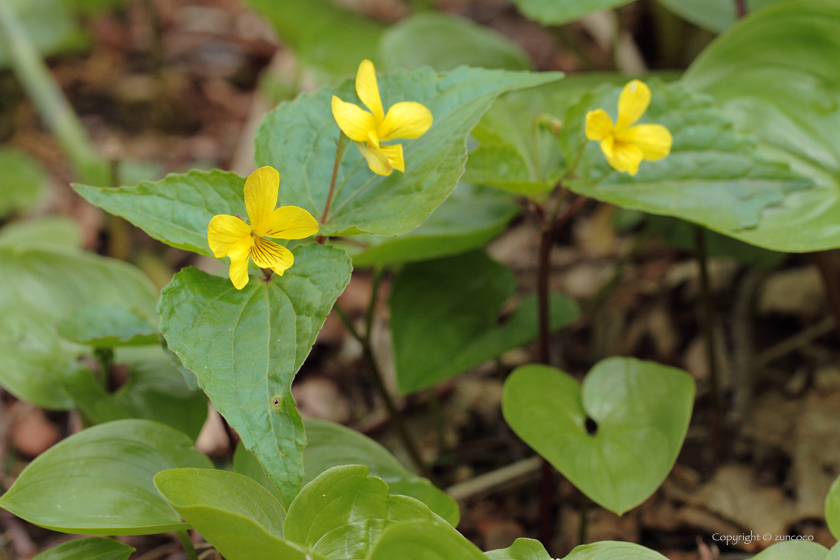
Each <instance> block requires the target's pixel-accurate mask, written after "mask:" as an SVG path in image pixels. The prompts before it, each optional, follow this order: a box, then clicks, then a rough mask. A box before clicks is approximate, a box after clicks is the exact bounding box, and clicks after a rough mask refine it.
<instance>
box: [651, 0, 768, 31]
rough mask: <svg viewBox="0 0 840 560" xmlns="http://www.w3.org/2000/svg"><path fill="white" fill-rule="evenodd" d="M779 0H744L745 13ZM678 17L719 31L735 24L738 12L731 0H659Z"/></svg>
mask: <svg viewBox="0 0 840 560" xmlns="http://www.w3.org/2000/svg"><path fill="white" fill-rule="evenodd" d="M778 1H779V0H745V2H746V5H747V13H748V14H752V13H753V12H755V11H757V10H760V9H761V8H763V7H765V6H769V5H770V4H773V3H775V2H778ZM659 2H660V3H662V4H664V5H665V6H667V7H668V9H669V10H671V11H672V12H674V13H675V14H677V15H679V16H680V17H682V18H684V19H686V20H688V21H690V22H691V23H694V24H696V25H698V26H699V27H702V28H703V29H707V30H709V31H712V32H715V33H720V32H721V31H725V30H726V29H728V28H729V27H731V26H733V25H735V23H736V22H737V21H738V14H737V11H736V9H735V2H733V1H732V0H659Z"/></svg>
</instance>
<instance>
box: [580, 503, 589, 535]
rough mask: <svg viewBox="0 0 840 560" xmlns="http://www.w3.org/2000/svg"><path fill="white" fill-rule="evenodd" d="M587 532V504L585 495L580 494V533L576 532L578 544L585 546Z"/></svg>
mask: <svg viewBox="0 0 840 560" xmlns="http://www.w3.org/2000/svg"><path fill="white" fill-rule="evenodd" d="M588 532H589V502H587V500H586V495H585V494H584V493H583V492H581V493H580V531H579V532H578V544H586V536H587V533H588Z"/></svg>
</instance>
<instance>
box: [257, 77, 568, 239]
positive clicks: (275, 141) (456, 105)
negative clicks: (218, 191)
mask: <svg viewBox="0 0 840 560" xmlns="http://www.w3.org/2000/svg"><path fill="white" fill-rule="evenodd" d="M561 77H562V74H560V73H530V72H507V71H503V70H483V69H480V68H466V67H461V68H458V69H456V70H453V71H451V72H449V73H446V74H437V73H435V72H434V71H433V70H431V69H430V68H423V69H420V70H416V71H412V72H404V71H400V72H394V73H392V74H386V75H382V76H379V90H380V92H381V94H382V99H383V103H385V106H386V107H389V106H391V105H393V104H394V103H397V102H400V101H415V102H419V103H422V104H423V105H425V106H426V107H427V108H428V109H429V110H430V111H431V113H432V115H433V116H434V124H433V125H432V127H431V128H430V129H429V131H428V132H426V133H425V134H424V135H423V136H421V137H420V138H417V139H416V140H407V141H404V142H403V144H402V145H403V150H404V153H405V165H406V170H405V173H399V172H394V173H392V174H391V175H390V176H388V177H382V176H379V175H375V174H374V173H373V172H372V171H371V170H370V169H369V167H368V165H367V163H366V162H365V160H364V158H363V157H362V155H361V153H360V152H359V150H358V149H356V147H355V146H352V145H351V146H349V147H348V149H347V151H346V152H345V154H344V156H343V161H342V164H341V166H340V167H339V170H338V176H337V181H336V183H335V193H334V197H333V199H332V204H331V207H330V212H329V214H328V217H327V220H326V223H324V224H322V225H321V233H322V234H324V235H332V234H338V233H347V234H349V233H361V232H367V233H373V234H375V235H380V236H390V235H401V234H404V233H408V232H409V231H411V230H413V229H414V228H416V227H417V226H418V225H420V224H421V223H423V221H425V220H426V218H428V217H429V214H431V212H432V211H433V210H434V209H435V208H437V207H438V206H439V205H440V204H441V203H442V202H443V201H444V200H446V197H447V196H449V194H450V193H451V192H452V190H453V189H454V188H455V185H456V184H457V182H458V179H459V178H460V177H461V175H462V174H463V172H464V164H465V163H466V161H467V147H466V146H467V145H466V141H467V136H468V135H469V133H470V131H471V130H472V129H473V127H474V126H475V125H476V124H477V123H478V121H479V119H480V118H481V116H482V115H483V114H484V113H485V112H486V111H487V110H488V109H489V108H490V106H491V105H492V104H493V101H494V99H495V98H496V96H497V95H498V94H500V93H503V92H505V91H510V90H515V89H521V88H528V87H533V86H538V85H541V84H545V83H548V82H553V81H556V80H558V79H560V78H561ZM333 95H337V96H338V97H339V98H341V99H343V100H345V101H348V102H354V103H360V102H359V101H358V98H357V96H356V92H355V83H354V82H353V81H352V80H348V81H347V82H345V83H344V84H342V85H341V86H339V87H337V88H323V89H320V90H318V91H317V92H315V93H311V94H304V95H301V96H299V97H298V98H297V99H296V100H294V101H292V102H290V103H282V104H281V105H280V106H278V107H277V108H276V109H275V110H274V111H272V112H271V113H269V114H268V115H267V116H266V117H265V119H264V120H263V123H262V125H261V126H260V128H259V130H258V132H257V139H256V156H255V159H256V161H257V163H258V164H259V165H261V166H262V165H270V166H272V167H274V168H276V169H277V170H278V171H279V172H280V176H281V177H282V178H283V180H282V181H281V184H280V201H281V202H282V203H283V204H293V205H296V206H300V207H302V208H304V209H306V210H308V211H309V212H310V213H311V214H312V215H314V216H320V215H321V214H322V213H323V210H324V205H325V203H326V200H327V195H328V193H329V190H330V184H331V179H332V172H333V161H334V159H335V153H336V142H337V141H338V138H339V132H340V131H339V128H338V125H337V124H336V123H335V119H334V118H333V115H332V110H331V108H330V107H331V105H330V99H331V98H332V96H333ZM346 144H347V143H345V145H346Z"/></svg>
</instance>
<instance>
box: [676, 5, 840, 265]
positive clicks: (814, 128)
mask: <svg viewBox="0 0 840 560" xmlns="http://www.w3.org/2000/svg"><path fill="white" fill-rule="evenodd" d="M838 60H840V4H838V3H837V2H834V1H827V0H808V1H804V2H782V3H779V4H774V5H772V6H768V7H767V8H764V9H762V10H759V11H758V12H756V13H755V14H754V15H752V16H750V17H749V18H746V19H745V20H743V21H742V22H741V23H739V24H738V25H736V26H735V27H733V28H732V29H731V30H730V31H729V32H728V33H726V34H725V35H723V36H721V37H720V38H719V39H718V40H716V41H715V42H714V43H713V44H712V45H710V46H709V47H708V48H707V49H706V50H704V51H703V53H702V54H701V55H700V56H699V57H698V58H697V60H696V61H695V62H694V63H693V64H692V66H691V68H689V70H688V72H686V75H685V78H684V79H683V81H684V83H685V85H686V87H687V88H689V89H691V90H694V91H703V92H707V93H711V94H712V95H714V96H715V98H716V100H717V102H718V103H719V104H720V105H721V107H722V110H723V112H724V113H725V114H726V115H728V117H729V118H730V119H732V121H733V122H734V123H735V127H736V129H737V130H738V131H740V132H742V133H745V134H751V135H754V136H756V137H757V138H758V139H759V147H760V149H761V152H762V153H763V154H764V155H765V156H766V157H768V158H771V159H773V160H776V161H779V162H784V163H788V164H790V166H791V168H792V169H793V170H794V171H796V172H797V173H799V174H801V175H803V176H805V177H808V178H810V179H812V180H813V181H814V183H815V185H816V188H813V189H810V190H805V191H800V192H797V193H794V194H793V195H790V196H788V197H786V198H785V199H784V200H783V201H779V202H780V204H777V205H775V206H773V207H772V208H767V209H766V210H765V211H764V212H763V214H762V215H761V219H760V221H759V222H758V225H757V227H755V228H752V229H746V230H741V231H735V232H723V233H729V234H730V235H734V236H735V237H738V238H739V239H742V240H744V241H746V242H747V243H752V244H754V245H758V246H760V247H766V248H768V249H774V250H776V251H784V252H805V251H817V250H823V249H830V248H834V247H840V223H838V220H837V216H838V215H840V65H838V64H837V61H838ZM665 161H667V160H665Z"/></svg>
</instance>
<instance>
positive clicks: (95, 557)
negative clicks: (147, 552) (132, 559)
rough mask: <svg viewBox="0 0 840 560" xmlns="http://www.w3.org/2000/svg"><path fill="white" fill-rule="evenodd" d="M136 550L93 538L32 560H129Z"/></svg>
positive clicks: (117, 542) (56, 549) (78, 541)
mask: <svg viewBox="0 0 840 560" xmlns="http://www.w3.org/2000/svg"><path fill="white" fill-rule="evenodd" d="M132 552H134V548H132V547H130V546H128V545H127V544H123V543H121V542H119V541H115V540H112V539H103V538H100V537H93V538H90V539H79V540H75V541H70V542H66V543H64V544H60V545H58V546H56V547H55V548H51V549H49V550H45V551H44V552H42V553H41V554H39V555H38V556H36V557H35V558H33V559H32V560H128V557H129V556H131V553H132Z"/></svg>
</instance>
